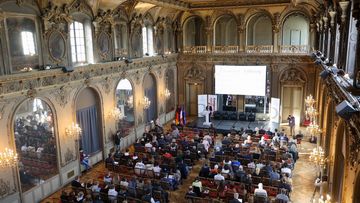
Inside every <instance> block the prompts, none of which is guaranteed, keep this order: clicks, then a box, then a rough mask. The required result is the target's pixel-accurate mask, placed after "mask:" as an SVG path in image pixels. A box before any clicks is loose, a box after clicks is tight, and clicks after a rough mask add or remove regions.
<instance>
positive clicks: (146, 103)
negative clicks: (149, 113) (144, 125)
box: [143, 96, 151, 109]
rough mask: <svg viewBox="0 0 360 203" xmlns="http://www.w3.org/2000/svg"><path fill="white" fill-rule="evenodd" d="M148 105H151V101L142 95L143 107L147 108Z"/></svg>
mask: <svg viewBox="0 0 360 203" xmlns="http://www.w3.org/2000/svg"><path fill="white" fill-rule="evenodd" d="M150 105H151V101H150V100H149V98H147V97H146V96H144V101H143V106H144V109H148V108H149V107H150Z"/></svg>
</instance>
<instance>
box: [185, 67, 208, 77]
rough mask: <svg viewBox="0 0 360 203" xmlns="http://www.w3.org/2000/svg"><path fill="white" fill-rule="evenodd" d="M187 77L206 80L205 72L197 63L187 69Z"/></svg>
mask: <svg viewBox="0 0 360 203" xmlns="http://www.w3.org/2000/svg"><path fill="white" fill-rule="evenodd" d="M185 79H187V80H204V79H205V77H204V73H203V70H201V68H199V67H198V66H197V65H196V64H195V65H193V66H192V67H191V68H189V69H188V70H187V72H186V73H185Z"/></svg>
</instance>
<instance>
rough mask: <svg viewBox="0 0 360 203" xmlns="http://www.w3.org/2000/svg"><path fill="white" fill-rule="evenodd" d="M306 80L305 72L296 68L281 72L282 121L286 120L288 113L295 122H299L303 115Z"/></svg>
mask: <svg viewBox="0 0 360 203" xmlns="http://www.w3.org/2000/svg"><path fill="white" fill-rule="evenodd" d="M306 81H307V79H306V75H305V73H303V72H302V71H301V70H299V69H296V68H290V69H287V70H285V71H284V72H283V73H282V74H281V76H280V83H281V106H282V111H281V112H282V115H281V120H282V122H287V118H288V115H293V116H294V117H295V124H296V125H299V124H300V121H301V119H302V115H303V106H304V99H303V98H304V91H305V84H306Z"/></svg>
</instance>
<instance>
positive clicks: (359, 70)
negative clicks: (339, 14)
mask: <svg viewBox="0 0 360 203" xmlns="http://www.w3.org/2000/svg"><path fill="white" fill-rule="evenodd" d="M353 17H354V18H355V19H357V22H356V29H357V32H358V33H357V34H358V35H357V42H356V54H355V56H356V59H355V68H354V80H353V86H354V87H356V88H360V42H359V40H360V3H356V5H355V4H354V10H353Z"/></svg>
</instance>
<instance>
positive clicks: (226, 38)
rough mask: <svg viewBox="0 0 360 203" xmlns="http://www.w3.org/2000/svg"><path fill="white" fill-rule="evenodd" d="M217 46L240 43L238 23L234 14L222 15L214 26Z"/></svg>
mask: <svg viewBox="0 0 360 203" xmlns="http://www.w3.org/2000/svg"><path fill="white" fill-rule="evenodd" d="M214 32H215V34H214V45H215V46H236V45H237V44H238V37H237V35H238V34H237V24H236V20H235V18H234V17H233V16H230V15H224V16H221V17H220V18H219V19H218V20H217V21H216V22H215V26H214Z"/></svg>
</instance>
